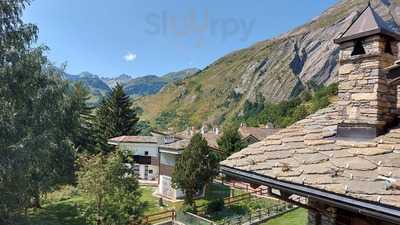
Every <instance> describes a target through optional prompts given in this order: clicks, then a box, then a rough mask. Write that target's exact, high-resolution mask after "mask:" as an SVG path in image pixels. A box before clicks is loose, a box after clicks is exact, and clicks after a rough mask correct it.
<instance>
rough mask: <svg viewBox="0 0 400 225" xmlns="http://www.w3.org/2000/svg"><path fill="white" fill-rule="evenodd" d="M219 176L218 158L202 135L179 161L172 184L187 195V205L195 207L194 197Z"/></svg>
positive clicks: (195, 139) (195, 138)
mask: <svg viewBox="0 0 400 225" xmlns="http://www.w3.org/2000/svg"><path fill="white" fill-rule="evenodd" d="M217 174H218V157H217V155H216V154H215V152H213V151H212V150H211V149H210V148H209V147H208V144H207V141H206V140H205V139H204V138H203V137H202V136H201V134H195V135H194V136H193V137H192V139H191V140H190V144H189V146H188V147H187V148H186V149H185V150H184V151H183V153H182V155H181V157H180V158H179V159H178V160H177V162H176V165H175V169H174V172H173V175H172V183H173V184H174V186H175V187H177V188H180V189H182V190H183V191H184V193H185V204H188V205H191V206H194V196H195V194H196V193H197V192H198V191H201V190H202V189H203V188H204V187H205V186H206V185H207V184H209V183H210V182H212V180H213V179H214V177H215V176H216V175H217Z"/></svg>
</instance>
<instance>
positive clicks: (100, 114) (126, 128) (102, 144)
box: [95, 84, 139, 152]
mask: <svg viewBox="0 0 400 225" xmlns="http://www.w3.org/2000/svg"><path fill="white" fill-rule="evenodd" d="M138 120H139V118H138V116H137V113H136V111H135V109H134V108H133V107H132V103H131V102H130V100H129V96H128V95H126V94H125V92H124V90H123V87H122V86H121V85H120V84H117V85H116V86H115V87H114V88H113V90H112V92H111V94H110V95H109V96H108V97H107V98H106V99H103V101H102V102H101V104H100V106H99V107H98V109H97V110H96V118H95V131H96V136H97V138H96V142H97V143H96V144H97V149H98V151H101V152H109V151H111V147H110V146H109V145H108V144H107V140H108V139H109V138H112V137H117V136H122V135H135V134H137V133H138V131H137V128H136V124H137V122H138Z"/></svg>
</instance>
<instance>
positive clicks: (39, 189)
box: [0, 0, 77, 224]
mask: <svg viewBox="0 0 400 225" xmlns="http://www.w3.org/2000/svg"><path fill="white" fill-rule="evenodd" d="M28 3H29V1H26V0H14V1H0V18H1V19H0V106H1V107H0V151H1V154H0V193H1V195H0V224H18V223H19V222H18V221H20V219H21V218H22V216H21V212H23V211H24V210H26V209H27V208H28V207H30V206H32V203H31V200H32V199H34V200H35V201H34V203H35V204H38V200H39V199H40V195H41V194H43V193H45V192H47V191H50V190H52V189H53V188H55V187H56V186H57V185H58V184H62V183H65V182H69V181H71V177H73V168H74V164H73V163H74V151H73V146H72V142H71V134H72V133H73V132H72V131H73V129H74V125H75V124H77V123H76V121H74V120H75V118H76V116H75V113H76V112H75V111H74V108H73V107H72V102H73V101H72V97H71V96H72V95H71V89H70V88H69V86H68V83H67V82H66V81H63V79H62V71H61V70H60V69H58V68H55V67H54V66H53V65H52V64H51V63H50V62H49V61H48V59H47V58H46V56H45V52H46V50H47V48H46V47H43V46H39V47H32V44H33V43H34V42H35V41H36V38H37V33H38V29H37V27H36V26H35V25H32V24H25V23H23V22H22V20H21V14H22V10H23V9H24V8H25V6H27V5H28Z"/></svg>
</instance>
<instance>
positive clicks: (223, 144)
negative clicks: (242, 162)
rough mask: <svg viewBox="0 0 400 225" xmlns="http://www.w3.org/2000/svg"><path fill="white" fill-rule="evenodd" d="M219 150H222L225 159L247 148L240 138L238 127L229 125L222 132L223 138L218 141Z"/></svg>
mask: <svg viewBox="0 0 400 225" xmlns="http://www.w3.org/2000/svg"><path fill="white" fill-rule="evenodd" d="M217 143H218V148H219V149H220V150H222V151H223V152H224V154H225V157H227V156H230V155H231V154H233V153H235V152H237V151H239V150H241V149H242V148H244V147H246V146H245V144H244V143H243V142H242V138H241V137H240V134H239V131H238V126H235V125H234V124H227V125H226V126H225V127H224V129H223V132H222V136H221V137H220V138H219V139H218V140H217Z"/></svg>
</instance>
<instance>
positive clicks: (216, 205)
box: [206, 199, 225, 214]
mask: <svg viewBox="0 0 400 225" xmlns="http://www.w3.org/2000/svg"><path fill="white" fill-rule="evenodd" d="M224 207H225V203H224V199H216V200H212V201H210V202H208V203H207V206H206V213H207V214H211V213H214V212H218V211H221V210H223V209H224Z"/></svg>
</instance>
